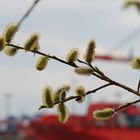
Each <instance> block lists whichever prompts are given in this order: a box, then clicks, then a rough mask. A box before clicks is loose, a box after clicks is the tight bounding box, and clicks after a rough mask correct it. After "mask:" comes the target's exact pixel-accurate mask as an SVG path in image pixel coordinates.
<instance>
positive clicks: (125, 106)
mask: <svg viewBox="0 0 140 140" xmlns="http://www.w3.org/2000/svg"><path fill="white" fill-rule="evenodd" d="M138 102H140V99H138V100H135V101H133V102H130V103H126V104H125V105H121V106H119V107H117V108H116V109H114V111H115V112H117V111H120V110H122V109H124V108H127V107H129V106H131V105H134V104H136V103H138Z"/></svg>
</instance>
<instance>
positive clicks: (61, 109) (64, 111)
mask: <svg viewBox="0 0 140 140" xmlns="http://www.w3.org/2000/svg"><path fill="white" fill-rule="evenodd" d="M57 112H58V120H59V121H60V122H61V123H66V122H67V120H68V118H69V110H68V107H67V106H66V105H65V104H63V103H59V104H58V106H57Z"/></svg>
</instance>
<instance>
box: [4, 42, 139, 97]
mask: <svg viewBox="0 0 140 140" xmlns="http://www.w3.org/2000/svg"><path fill="white" fill-rule="evenodd" d="M5 45H8V46H12V47H15V48H17V49H21V50H25V49H24V48H23V47H21V46H17V45H14V44H5ZM29 52H31V53H36V54H39V55H43V56H48V57H49V58H51V59H53V60H56V61H59V62H61V63H63V64H66V65H69V66H71V67H74V68H76V67H79V66H78V65H76V64H70V63H68V62H66V61H64V60H62V59H60V58H58V57H56V56H52V55H49V54H45V53H42V52H39V51H29ZM78 61H79V62H81V63H84V64H86V65H87V66H90V67H91V65H89V64H88V63H86V62H84V61H82V60H78ZM92 67H93V66H92ZM93 68H94V67H93ZM94 70H95V72H93V73H92V75H94V76H96V77H97V78H99V79H101V80H103V81H106V82H108V83H110V84H112V85H115V86H117V87H121V88H123V89H125V90H127V91H128V92H131V93H133V94H135V95H137V96H140V93H139V92H138V91H136V90H134V89H132V88H130V87H128V86H126V85H124V84H121V83H119V82H116V81H113V80H111V79H110V78H109V77H107V76H106V75H104V74H103V75H101V74H100V72H99V71H97V70H96V69H95V68H94Z"/></svg>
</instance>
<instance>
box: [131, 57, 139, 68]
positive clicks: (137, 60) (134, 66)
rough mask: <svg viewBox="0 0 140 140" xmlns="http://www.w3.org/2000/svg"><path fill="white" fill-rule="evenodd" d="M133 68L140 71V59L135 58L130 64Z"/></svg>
mask: <svg viewBox="0 0 140 140" xmlns="http://www.w3.org/2000/svg"><path fill="white" fill-rule="evenodd" d="M130 64H131V66H132V68H133V69H140V57H136V58H134V59H133V60H132V61H131V62H130Z"/></svg>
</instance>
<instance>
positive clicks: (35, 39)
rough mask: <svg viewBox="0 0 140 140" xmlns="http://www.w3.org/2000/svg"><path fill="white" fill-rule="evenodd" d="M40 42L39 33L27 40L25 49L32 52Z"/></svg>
mask: <svg viewBox="0 0 140 140" xmlns="http://www.w3.org/2000/svg"><path fill="white" fill-rule="evenodd" d="M38 41H39V34H38V33H34V34H32V35H31V36H30V37H29V39H27V41H26V42H25V44H24V49H25V50H26V51H30V50H31V49H32V48H33V46H34V45H35V44H36V43H37V42H38Z"/></svg>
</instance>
